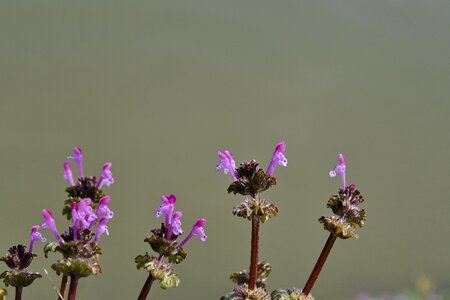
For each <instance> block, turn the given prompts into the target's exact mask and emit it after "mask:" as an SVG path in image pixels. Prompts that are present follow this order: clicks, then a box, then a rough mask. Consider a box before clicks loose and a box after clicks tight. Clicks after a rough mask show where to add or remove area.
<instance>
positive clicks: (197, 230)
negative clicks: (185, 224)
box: [177, 219, 208, 248]
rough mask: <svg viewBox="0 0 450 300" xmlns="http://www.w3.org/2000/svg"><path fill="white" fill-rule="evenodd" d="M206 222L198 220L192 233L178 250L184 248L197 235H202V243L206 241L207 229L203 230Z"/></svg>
mask: <svg viewBox="0 0 450 300" xmlns="http://www.w3.org/2000/svg"><path fill="white" fill-rule="evenodd" d="M205 224H206V220H205V219H198V220H197V222H195V224H194V226H193V227H192V230H191V232H189V234H188V236H187V237H186V238H185V239H184V240H183V241H182V242H181V243H180V244H179V245H178V247H177V248H183V246H184V245H185V244H186V243H187V242H188V241H189V240H190V239H191V238H192V237H193V236H196V235H200V239H201V240H202V241H206V239H207V238H208V237H207V236H206V234H205V229H203V226H205Z"/></svg>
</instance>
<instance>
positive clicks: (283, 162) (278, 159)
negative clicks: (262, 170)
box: [266, 141, 288, 176]
mask: <svg viewBox="0 0 450 300" xmlns="http://www.w3.org/2000/svg"><path fill="white" fill-rule="evenodd" d="M284 152H286V143H285V142H284V141H282V142H280V143H278V144H277V146H276V147H275V150H274V151H273V155H272V160H271V161H270V164H269V167H268V168H267V171H266V174H267V175H270V176H272V175H273V172H274V171H275V167H276V166H277V165H280V166H284V167H286V166H287V163H288V161H287V159H286V157H285V156H284Z"/></svg>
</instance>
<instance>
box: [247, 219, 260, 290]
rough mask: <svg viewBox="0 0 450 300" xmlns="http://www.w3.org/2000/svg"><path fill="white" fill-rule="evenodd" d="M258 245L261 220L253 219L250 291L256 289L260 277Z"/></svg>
mask: <svg viewBox="0 0 450 300" xmlns="http://www.w3.org/2000/svg"><path fill="white" fill-rule="evenodd" d="M258 243H259V218H258V216H253V217H252V244H251V252H250V278H249V280H248V288H249V290H254V289H255V288H256V279H257V276H258Z"/></svg>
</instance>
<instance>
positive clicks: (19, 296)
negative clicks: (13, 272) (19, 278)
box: [15, 286, 22, 300]
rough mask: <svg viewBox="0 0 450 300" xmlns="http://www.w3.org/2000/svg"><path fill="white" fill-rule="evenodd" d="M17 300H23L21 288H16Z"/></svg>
mask: <svg viewBox="0 0 450 300" xmlns="http://www.w3.org/2000/svg"><path fill="white" fill-rule="evenodd" d="M15 299H16V300H21V299H22V287H21V286H16V298H15Z"/></svg>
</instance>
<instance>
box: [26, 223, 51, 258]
mask: <svg viewBox="0 0 450 300" xmlns="http://www.w3.org/2000/svg"><path fill="white" fill-rule="evenodd" d="M38 230H39V226H37V225H35V226H33V227H31V236H30V247H28V252H30V253H33V245H34V243H35V242H36V241H41V242H44V243H45V242H46V241H47V239H46V238H45V237H43V236H42V234H40V233H39V232H38Z"/></svg>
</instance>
